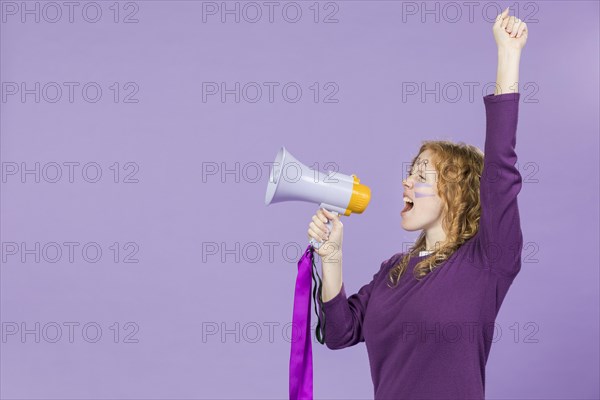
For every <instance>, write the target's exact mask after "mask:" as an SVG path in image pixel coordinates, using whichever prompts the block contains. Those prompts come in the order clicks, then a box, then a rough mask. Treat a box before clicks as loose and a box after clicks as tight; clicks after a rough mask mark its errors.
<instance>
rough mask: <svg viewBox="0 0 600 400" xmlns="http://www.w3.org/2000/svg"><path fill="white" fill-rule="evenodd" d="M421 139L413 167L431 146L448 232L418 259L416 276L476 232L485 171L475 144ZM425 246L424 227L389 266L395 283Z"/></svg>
mask: <svg viewBox="0 0 600 400" xmlns="http://www.w3.org/2000/svg"><path fill="white" fill-rule="evenodd" d="M421 143H422V145H421V148H420V149H419V153H418V155H417V156H415V157H414V158H413V159H412V162H411V170H412V168H413V166H414V164H415V161H416V160H417V158H418V157H419V155H420V154H421V153H422V152H424V151H425V150H430V151H431V153H432V154H433V156H432V160H431V161H432V162H433V165H434V166H435V170H436V171H437V172H438V173H437V191H438V195H439V197H440V198H441V200H442V203H443V207H442V216H443V217H442V229H443V230H444V232H445V233H446V240H445V241H444V243H443V244H441V245H439V244H437V243H436V246H435V249H434V250H433V253H431V254H430V255H429V256H428V257H426V258H424V259H423V260H421V261H419V262H418V263H417V265H416V266H415V268H414V270H413V275H414V277H415V278H416V279H417V280H420V279H422V278H423V277H424V276H426V275H427V274H429V273H430V272H431V271H433V269H434V268H436V267H438V266H439V265H440V264H441V263H442V262H444V261H445V260H447V259H448V258H449V257H450V256H451V255H452V253H454V252H455V251H456V250H457V249H458V248H459V247H460V246H461V245H462V244H463V243H464V242H466V241H467V240H469V239H470V238H471V237H473V236H475V234H476V233H477V230H478V228H479V219H480V217H481V203H480V199H479V183H480V179H481V174H482V171H483V152H482V151H481V150H480V149H478V148H477V147H475V146H473V145H469V144H465V143H464V142H458V143H453V142H450V141H447V140H425V141H423V142H421ZM425 246H426V242H425V230H423V231H421V234H420V235H419V237H418V238H417V240H416V241H415V243H414V244H413V245H412V246H411V247H410V249H409V250H408V251H407V252H406V253H405V254H404V256H402V258H401V260H400V261H399V262H398V263H397V264H396V265H395V266H394V267H392V269H391V270H390V272H389V274H388V279H389V282H391V283H392V284H393V285H394V286H396V285H397V284H398V281H399V280H400V277H401V276H402V274H403V273H404V272H405V269H406V266H407V265H408V262H409V260H410V259H411V258H412V257H413V256H415V255H417V254H419V251H422V250H425ZM388 286H389V285H388Z"/></svg>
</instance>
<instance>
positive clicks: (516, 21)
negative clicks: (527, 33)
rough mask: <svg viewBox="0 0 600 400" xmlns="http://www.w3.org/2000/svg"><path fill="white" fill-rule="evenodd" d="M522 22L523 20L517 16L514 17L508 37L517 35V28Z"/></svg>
mask: <svg viewBox="0 0 600 400" xmlns="http://www.w3.org/2000/svg"><path fill="white" fill-rule="evenodd" d="M522 24H523V22H522V21H521V20H520V19H519V18H516V19H515V24H514V25H513V27H512V33H511V34H510V37H516V36H517V33H519V29H520V28H521V25H522Z"/></svg>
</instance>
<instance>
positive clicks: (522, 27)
mask: <svg viewBox="0 0 600 400" xmlns="http://www.w3.org/2000/svg"><path fill="white" fill-rule="evenodd" d="M526 30H527V24H526V23H525V22H523V23H522V24H521V26H519V33H517V36H516V37H518V38H519V37H521V36H522V35H523V33H524V32H525V31H526Z"/></svg>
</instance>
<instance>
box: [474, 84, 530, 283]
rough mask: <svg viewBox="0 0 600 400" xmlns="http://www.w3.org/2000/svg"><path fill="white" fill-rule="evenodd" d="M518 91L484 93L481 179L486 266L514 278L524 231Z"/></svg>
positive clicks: (481, 242) (480, 233)
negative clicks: (520, 200)
mask: <svg viewBox="0 0 600 400" xmlns="http://www.w3.org/2000/svg"><path fill="white" fill-rule="evenodd" d="M519 99H520V94H519V93H505V94H500V95H493V94H492V95H488V96H484V98H483V101H484V104H485V111H486V134H485V150H484V162H483V174H482V177H481V179H480V190H479V193H480V201H481V218H480V221H479V231H478V238H479V249H480V251H481V253H482V255H483V256H482V259H483V260H484V262H485V264H486V265H485V267H486V268H488V269H489V270H490V271H493V272H495V273H497V274H499V275H502V276H504V277H508V278H514V277H515V276H516V275H517V273H518V272H519V271H520V269H521V249H522V247H523V235H522V232H521V222H520V217H519V208H518V205H517V195H518V194H519V192H520V191H521V186H522V177H521V174H520V173H519V169H518V168H517V167H515V164H516V162H517V155H516V153H515V145H516V136H517V120H518V111H519Z"/></svg>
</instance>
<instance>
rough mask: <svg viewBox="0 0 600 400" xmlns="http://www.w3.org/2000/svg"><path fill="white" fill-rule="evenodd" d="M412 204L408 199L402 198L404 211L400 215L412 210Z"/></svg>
mask: <svg viewBox="0 0 600 400" xmlns="http://www.w3.org/2000/svg"><path fill="white" fill-rule="evenodd" d="M414 206H415V205H414V203H413V202H412V200H410V199H409V198H407V197H405V198H404V209H403V210H402V212H401V214H404V213H405V212H409V211H410V210H412V209H413V208H414Z"/></svg>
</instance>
